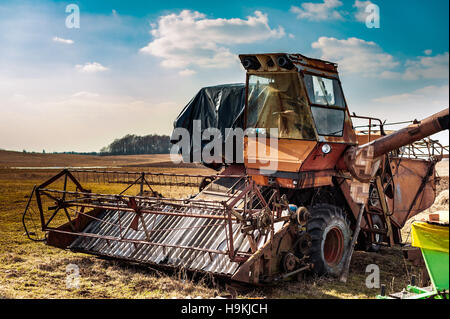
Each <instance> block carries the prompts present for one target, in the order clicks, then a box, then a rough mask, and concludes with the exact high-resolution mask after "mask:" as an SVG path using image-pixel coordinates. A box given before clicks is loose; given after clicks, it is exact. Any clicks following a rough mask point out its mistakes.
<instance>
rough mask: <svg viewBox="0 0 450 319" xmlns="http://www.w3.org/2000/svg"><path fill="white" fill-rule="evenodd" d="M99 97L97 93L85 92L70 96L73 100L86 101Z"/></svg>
mask: <svg viewBox="0 0 450 319" xmlns="http://www.w3.org/2000/svg"><path fill="white" fill-rule="evenodd" d="M99 96H100V95H99V94H97V93H92V92H87V91H80V92H77V93H74V94H72V97H75V98H86V99H92V98H96V97H99Z"/></svg>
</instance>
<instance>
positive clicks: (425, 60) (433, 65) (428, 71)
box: [402, 50, 449, 80]
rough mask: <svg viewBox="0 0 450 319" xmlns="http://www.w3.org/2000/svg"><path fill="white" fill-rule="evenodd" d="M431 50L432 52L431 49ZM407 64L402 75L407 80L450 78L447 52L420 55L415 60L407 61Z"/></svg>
mask: <svg viewBox="0 0 450 319" xmlns="http://www.w3.org/2000/svg"><path fill="white" fill-rule="evenodd" d="M427 51H428V50H427ZM429 51H430V54H431V50H429ZM426 54H427V53H426ZM405 66H406V70H405V72H404V74H403V76H402V78H403V79H405V80H418V79H421V78H423V79H448V68H449V54H448V52H445V53H443V54H438V55H435V56H419V57H417V58H416V59H415V60H408V61H406V63H405Z"/></svg>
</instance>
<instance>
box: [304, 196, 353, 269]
mask: <svg viewBox="0 0 450 319" xmlns="http://www.w3.org/2000/svg"><path fill="white" fill-rule="evenodd" d="M308 210H309V212H310V214H311V215H310V217H309V219H308V222H307V224H306V229H307V231H308V233H309V234H310V235H311V238H312V246H311V250H310V260H311V262H312V263H313V264H314V271H315V272H316V273H317V274H319V275H323V274H329V275H332V276H338V275H339V274H340V273H341V272H342V269H343V267H344V262H345V260H344V259H345V256H346V255H347V250H348V246H349V242H350V240H351V230H350V226H349V222H348V221H347V218H346V217H345V214H344V212H343V211H342V209H340V208H339V207H336V206H333V205H329V204H316V205H314V206H312V207H310V208H309V209H308Z"/></svg>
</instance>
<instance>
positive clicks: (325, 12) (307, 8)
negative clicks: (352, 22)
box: [290, 0, 343, 21]
mask: <svg viewBox="0 0 450 319" xmlns="http://www.w3.org/2000/svg"><path fill="white" fill-rule="evenodd" d="M340 6H342V2H341V1H339V0H324V1H323V2H322V3H313V2H304V3H302V5H301V8H299V7H296V6H292V7H291V10H290V11H291V12H292V13H295V14H296V15H297V18H298V19H307V20H311V21H322V20H342V19H343V16H342V14H341V13H340V12H339V11H337V10H336V8H338V7H340Z"/></svg>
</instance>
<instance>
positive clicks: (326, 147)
mask: <svg viewBox="0 0 450 319" xmlns="http://www.w3.org/2000/svg"><path fill="white" fill-rule="evenodd" d="M322 152H323V153H324V154H328V153H330V152H331V146H330V144H323V145H322Z"/></svg>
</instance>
